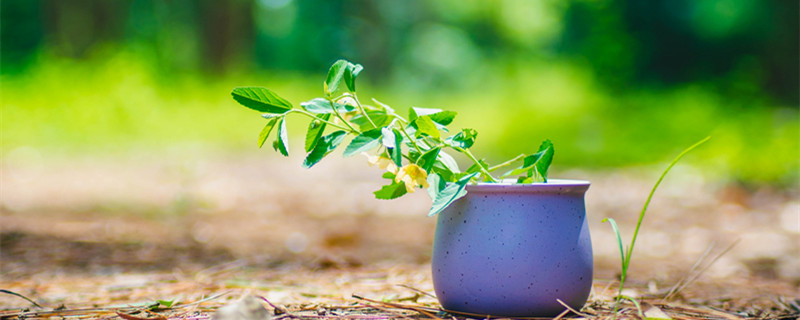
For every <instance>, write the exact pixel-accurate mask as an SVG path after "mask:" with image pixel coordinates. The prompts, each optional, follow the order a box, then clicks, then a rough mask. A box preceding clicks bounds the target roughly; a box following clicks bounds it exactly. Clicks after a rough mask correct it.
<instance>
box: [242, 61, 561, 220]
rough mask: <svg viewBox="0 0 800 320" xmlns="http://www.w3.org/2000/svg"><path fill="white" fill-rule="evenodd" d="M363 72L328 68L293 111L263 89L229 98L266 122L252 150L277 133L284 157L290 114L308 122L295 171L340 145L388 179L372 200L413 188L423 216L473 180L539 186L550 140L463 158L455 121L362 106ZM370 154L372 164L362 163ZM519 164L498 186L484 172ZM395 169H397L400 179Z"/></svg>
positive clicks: (350, 66) (466, 150)
mask: <svg viewBox="0 0 800 320" xmlns="http://www.w3.org/2000/svg"><path fill="white" fill-rule="evenodd" d="M363 69H364V67H363V66H362V65H360V64H355V63H352V62H350V61H347V60H338V61H336V62H334V63H333V65H331V67H330V69H329V70H328V74H327V77H326V79H325V81H324V82H323V86H322V89H323V96H322V97H318V98H313V99H311V100H309V101H306V102H302V103H301V104H300V108H296V109H295V108H294V106H293V105H292V103H291V102H289V101H288V100H286V99H284V98H282V97H281V96H279V95H278V94H276V93H275V92H272V91H271V90H269V89H267V88H264V87H238V88H234V89H233V91H231V95H232V97H233V99H234V100H236V102H238V103H239V104H241V105H243V106H245V107H247V108H250V109H253V110H255V111H259V112H260V113H261V114H262V116H263V117H264V118H266V119H268V121H267V123H266V124H265V125H264V127H263V129H262V130H261V133H260V134H259V135H258V146H259V147H261V146H263V145H264V143H265V141H266V140H267V139H268V138H269V136H270V133H271V132H272V131H277V139H276V140H275V141H274V142H273V148H274V149H275V150H277V151H278V152H280V153H281V154H283V155H284V156H288V155H289V147H288V140H289V137H288V131H287V128H286V125H287V121H286V117H287V115H288V114H290V113H299V114H303V115H305V116H307V117H309V118H311V119H312V121H311V123H309V124H308V130H307V131H306V136H305V144H304V146H305V148H304V149H305V152H306V153H307V154H306V158H305V160H304V161H303V167H306V168H311V167H312V166H314V165H315V164H317V163H318V162H319V161H321V160H322V159H323V158H324V157H326V156H327V155H328V154H330V153H332V152H333V151H335V150H336V149H337V147H339V146H342V145H346V147H345V150H344V152H342V156H344V157H350V156H353V155H356V154H367V155H368V159H369V162H370V163H371V164H373V165H377V166H379V167H381V168H383V169H386V170H387V171H389V172H388V173H385V174H384V175H383V177H384V178H386V179H389V181H388V182H387V184H386V185H384V186H383V187H382V188H381V189H380V190H378V191H375V192H374V195H375V197H376V198H378V199H395V198H398V197H401V196H403V195H405V194H406V193H410V192H415V191H416V190H417V189H418V188H419V187H423V188H427V189H428V190H427V191H428V194H429V195H430V196H431V200H432V201H433V204H432V206H431V209H430V211H429V215H435V214H437V213H439V212H441V211H442V210H444V209H445V208H447V207H448V206H449V205H450V204H451V203H453V202H454V201H456V200H458V199H459V198H461V197H463V196H464V195H465V194H466V192H467V191H466V186H467V184H468V183H470V182H471V181H474V180H476V179H477V178H476V177H479V176H483V180H484V181H489V182H495V183H497V182H500V181H501V180H502V179H503V178H505V177H507V176H512V175H518V176H519V177H518V179H517V183H533V182H546V179H547V170H548V168H549V166H550V163H551V161H552V159H553V153H554V149H553V144H552V142H550V140H545V141H544V142H542V146H540V147H539V151H538V152H537V153H535V154H532V155H529V156H524V155H520V156H517V157H515V158H513V159H511V160H509V161H506V162H503V163H501V164H499V165H496V166H490V165H489V164H487V163H486V162H485V161H484V160H479V159H478V158H477V157H475V155H473V154H472V152H471V151H470V148H471V147H472V145H473V144H474V143H475V139H476V138H477V136H478V132H477V131H476V130H475V129H471V128H462V129H460V130H459V131H457V132H456V133H455V134H450V132H451V131H450V130H448V128H447V126H448V125H450V124H451V123H452V122H453V119H454V118H455V117H456V115H457V113H456V112H454V111H449V110H442V109H435V108H419V107H411V108H409V110H408V116H407V117H405V118H404V117H403V116H400V115H399V114H397V113H396V112H395V110H394V109H393V108H392V107H390V106H388V105H386V104H384V103H381V102H380V101H378V100H376V99H374V98H373V99H372V101H374V102H375V104H362V103H361V101H360V100H359V98H358V94H357V93H356V77H357V76H358V75H359V74H360V73H361V71H362V70H363ZM344 100H346V101H344ZM351 115H352V117H350V116H351ZM337 119H338V120H337ZM406 119H408V120H406ZM275 128H277V130H273V129H275ZM398 131H399V132H398ZM376 148H377V149H378V151H379V152H378V154H377V156H374V155H370V153H369V152H370V151H372V150H375V149H376ZM381 148H385V150H383V149H381ZM446 148H450V149H452V150H455V151H456V152H459V153H463V154H465V155H466V157H468V158H469V159H470V160H471V161H472V162H474V165H472V166H470V168H469V169H467V170H466V171H462V170H461V169H460V168H459V166H458V162H457V161H456V160H455V159H454V158H453V157H452V156H451V155H450V154H448V153H446V152H444V151H443V150H444V149H446ZM520 159H523V165H522V166H521V167H519V168H516V169H514V170H512V171H511V172H509V173H506V174H504V175H503V176H502V177H500V179H498V178H495V177H494V176H492V174H491V172H492V171H494V170H497V169H498V168H502V167H505V166H508V165H509V164H511V163H512V162H515V161H519V160H520ZM399 167H402V168H403V171H402V174H401V173H400V172H399V171H398V169H397V168H399Z"/></svg>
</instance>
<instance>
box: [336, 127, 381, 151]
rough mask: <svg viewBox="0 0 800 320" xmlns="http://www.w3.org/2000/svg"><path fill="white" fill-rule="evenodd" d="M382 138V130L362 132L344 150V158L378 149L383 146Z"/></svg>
mask: <svg viewBox="0 0 800 320" xmlns="http://www.w3.org/2000/svg"><path fill="white" fill-rule="evenodd" d="M381 136H382V133H381V129H380V128H378V129H372V130H369V131H364V132H362V133H361V134H359V135H358V136H356V137H355V138H353V141H351V142H350V144H349V145H348V146H347V148H346V149H344V154H343V156H344V157H349V156H352V155H354V154H356V153H361V152H364V151H368V150H371V149H372V148H375V147H377V146H378V145H380V144H381Z"/></svg>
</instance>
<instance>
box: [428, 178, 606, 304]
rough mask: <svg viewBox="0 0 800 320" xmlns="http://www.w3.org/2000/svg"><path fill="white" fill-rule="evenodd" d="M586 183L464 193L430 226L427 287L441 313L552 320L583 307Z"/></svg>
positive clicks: (471, 188) (488, 187) (587, 262)
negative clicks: (429, 280)
mask: <svg viewBox="0 0 800 320" xmlns="http://www.w3.org/2000/svg"><path fill="white" fill-rule="evenodd" d="M588 188H589V182H588V181H578V180H549V181H548V183H535V184H519V185H518V184H490V183H485V184H484V183H482V184H477V185H468V186H467V192H468V193H467V195H466V196H465V197H463V198H461V199H459V200H457V201H456V202H454V203H452V204H451V205H450V206H449V207H448V208H447V209H445V210H444V211H443V212H441V213H440V214H439V216H438V218H437V224H436V235H435V239H434V243H433V257H432V269H433V284H434V288H435V291H436V296H437V298H438V299H439V302H440V303H441V304H442V307H444V308H445V309H447V310H451V311H460V312H466V313H473V314H481V315H493V316H511V317H520V316H523V317H531V316H555V315H557V314H559V313H561V312H562V311H564V310H565V309H566V308H565V307H564V306H563V305H561V303H559V302H558V300H561V301H562V302H564V303H565V304H567V305H569V306H570V307H572V308H575V309H576V310H580V308H581V307H582V306H583V305H584V303H586V299H587V298H588V297H589V291H590V290H591V288H592V269H593V263H592V243H591V239H590V236H589V227H588V224H587V222H586V208H585V204H584V194H585V193H586V190H587V189H588Z"/></svg>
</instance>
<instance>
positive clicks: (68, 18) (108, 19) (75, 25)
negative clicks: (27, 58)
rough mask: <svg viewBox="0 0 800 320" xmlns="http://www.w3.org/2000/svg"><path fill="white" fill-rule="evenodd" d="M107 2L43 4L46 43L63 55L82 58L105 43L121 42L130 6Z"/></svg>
mask: <svg viewBox="0 0 800 320" xmlns="http://www.w3.org/2000/svg"><path fill="white" fill-rule="evenodd" d="M119 2H120V1H105V0H73V1H59V0H46V1H44V2H42V13H43V15H42V20H43V21H42V24H43V27H44V30H45V34H46V36H47V38H46V39H45V41H46V42H47V43H48V44H49V45H50V46H51V47H52V48H53V49H54V50H55V51H56V53H58V54H60V55H64V56H67V57H73V58H83V57H85V56H86V55H87V54H88V53H90V52H89V51H90V49H91V48H92V47H93V46H95V45H97V44H99V43H105V42H116V41H121V40H122V38H123V36H124V26H125V20H126V19H127V17H128V8H129V7H130V6H129V5H128V4H129V3H130V1H123V2H124V3H125V4H126V5H120V3H119Z"/></svg>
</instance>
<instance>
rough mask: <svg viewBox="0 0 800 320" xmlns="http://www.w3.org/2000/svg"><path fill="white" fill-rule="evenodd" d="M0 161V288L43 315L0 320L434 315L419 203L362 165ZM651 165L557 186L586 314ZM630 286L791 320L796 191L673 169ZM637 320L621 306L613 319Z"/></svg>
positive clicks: (743, 314) (643, 295)
mask: <svg viewBox="0 0 800 320" xmlns="http://www.w3.org/2000/svg"><path fill="white" fill-rule="evenodd" d="M7 160H8V161H4V163H3V167H2V190H1V191H2V197H1V198H0V201H2V202H1V203H0V204H1V205H2V207H0V210H1V211H0V289H5V290H8V291H11V292H14V293H17V294H19V295H22V296H25V297H28V298H30V299H32V300H34V301H35V302H37V303H38V304H39V305H41V306H42V307H43V308H41V309H40V308H35V307H33V306H32V305H31V303H29V302H27V301H26V300H24V299H22V298H20V297H18V296H15V295H12V294H0V317H4V316H11V317H21V318H25V317H29V318H33V317H47V316H51V315H53V314H57V313H53V312H55V311H53V310H55V309H58V308H59V307H60V308H61V309H59V310H61V311H60V312H62V313H61V314H59V315H60V316H63V315H70V313H68V312H71V311H70V310H72V311H74V313H71V315H73V316H83V317H88V318H92V317H102V318H114V317H117V315H116V314H114V313H111V311H110V310H123V311H125V312H131V310H133V309H130V308H134V309H135V307H136V306H141V304H143V303H144V304H146V303H152V302H154V301H156V300H159V299H160V300H176V301H178V302H180V303H181V306H180V307H174V308H172V309H170V310H168V311H165V312H162V313H160V315H162V316H164V317H170V318H184V319H190V318H191V319H204V318H208V317H209V315H210V314H211V313H212V312H213V310H214V309H215V308H217V307H219V306H221V305H223V304H226V303H228V302H230V301H231V300H235V299H237V298H239V297H240V296H242V295H245V294H253V295H256V296H260V297H263V298H265V299H266V300H268V301H269V302H271V303H272V305H274V306H270V305H267V304H266V303H265V304H264V305H265V306H266V307H267V308H268V309H269V310H270V311H274V312H275V313H276V314H281V313H282V312H289V313H288V314H286V313H283V316H291V317H301V316H303V317H310V318H319V317H349V318H359V317H360V318H364V319H383V318H387V317H389V318H394V317H429V316H436V317H439V316H442V315H443V314H442V313H436V312H435V310H434V311H430V309H419V308H423V307H424V308H434V309H435V308H437V307H438V304H437V303H436V300H435V299H434V298H432V297H430V296H428V295H427V294H428V293H432V292H433V288H432V283H431V279H430V272H429V268H430V265H429V260H430V245H431V242H432V239H433V231H434V228H435V219H433V218H429V217H426V216H425V212H426V210H427V206H428V205H429V202H428V201H429V200H428V199H427V196H426V195H425V193H424V192H417V193H415V194H413V195H411V196H409V197H406V198H403V199H399V200H394V201H379V200H374V199H372V198H371V193H370V192H371V191H374V190H377V189H378V188H379V186H380V182H381V181H379V179H377V177H378V176H379V175H380V172H379V171H377V169H374V168H368V167H366V166H364V165H363V164H364V163H363V162H362V161H358V160H355V161H353V160H352V159H348V160H351V161H338V160H335V159H329V160H330V161H328V159H326V161H327V162H323V163H321V164H319V165H318V166H316V167H314V168H313V169H311V170H304V169H302V168H300V166H299V165H298V164H299V163H300V162H301V161H302V160H301V159H296V158H290V159H283V158H281V159H278V158H275V157H269V156H264V155H263V154H260V155H241V154H239V155H236V157H233V156H227V157H223V156H218V155H214V156H209V155H193V156H192V157H181V156H170V157H155V156H138V157H125V158H111V157H109V158H105V159H98V158H91V159H77V158H71V159H67V160H63V159H62V160H58V161H56V160H47V159H41V157H32V158H31V157H29V158H25V159H22V160H19V159H16V160H15V159H7ZM12 160H13V161H12ZM661 169H662V168H659V167H647V168H632V169H626V170H618V171H613V172H582V171H566V172H559V173H558V174H557V175H558V177H559V178H577V179H585V180H591V181H592V187H591V188H590V190H589V192H588V193H587V198H586V199H587V212H588V213H587V215H588V217H587V218H588V219H589V222H590V229H591V231H592V237H593V246H594V251H595V268H596V270H595V285H594V291H593V293H592V296H591V298H590V302H589V303H588V304H587V306H586V307H585V308H584V310H583V312H584V314H583V315H582V316H583V317H607V316H609V314H610V309H609V308H610V305H611V297H612V296H613V295H614V293H615V290H616V286H618V282H616V280H615V279H617V278H618V273H619V257H618V247H617V243H616V241H615V237H614V235H613V233H612V232H611V229H610V227H609V226H608V225H607V224H604V223H601V222H600V221H601V219H602V218H604V217H613V218H614V219H615V220H617V222H618V223H619V224H620V226H621V228H622V232H623V234H624V237H625V238H626V239H630V235H631V233H632V230H633V226H634V225H635V222H636V218H637V216H638V212H639V210H641V205H642V204H643V202H644V199H645V198H646V196H647V193H648V192H649V189H650V188H651V187H652V183H654V181H655V178H656V177H657V174H658V173H660V170H661ZM698 262H699V265H700V267H699V268H694V269H693V268H692V266H693V265H695V264H697V263H698ZM687 279H689V280H693V281H692V282H691V283H690V284H689V285H688V286H686V287H685V288H683V289H682V290H680V292H678V294H675V295H673V296H672V297H670V299H667V300H664V299H663V297H664V296H665V295H666V294H667V292H669V290H670V289H671V288H673V287H675V286H676V284H679V283H680V282H681V281H684V280H687ZM628 287H629V288H630V289H629V291H628V292H627V294H628V295H631V296H634V297H637V298H638V299H640V300H641V301H644V302H647V303H648V305H652V306H657V307H658V308H660V309H661V310H662V311H664V312H666V313H667V314H668V315H670V316H672V317H673V318H676V319H683V318H687V319H688V318H720V319H739V318H775V317H784V318H793V317H795V318H796V317H797V316H798V314H800V200H798V193H797V190H793V189H789V190H786V189H775V188H769V187H744V186H741V185H737V184H733V183H730V182H720V181H713V180H707V179H704V178H703V177H702V174H701V173H698V172H696V171H694V170H692V169H691V168H688V167H678V168H676V170H675V171H673V173H672V174H671V175H670V177H669V178H668V179H666V180H665V181H664V183H663V185H662V188H661V189H659V191H658V193H657V194H656V198H655V200H654V201H653V203H652V204H651V208H650V210H649V212H648V216H647V218H646V219H645V223H644V225H643V226H642V233H641V234H640V237H639V240H638V242H637V244H636V251H635V253H634V256H633V261H632V267H631V269H630V271H629V286H628ZM354 294H355V295H357V296H358V297H363V298H365V299H370V300H365V299H360V298H357V297H354V296H353V295H354ZM204 299H205V300H204ZM191 303H195V304H191ZM395 303H397V304H399V306H398V305H394V304H395ZM132 306H133V307H132ZM274 307H278V309H277V310H275V309H274ZM87 308H89V309H87ZM114 308H123V309H114ZM125 308H128V309H125ZM415 308H416V309H415ZM26 310H27V311H26ZM76 310H84V311H76ZM87 310H88V311H87ZM425 310H429V311H425ZM25 312H27V313H25ZM37 312H38V313H37ZM46 312H51V313H46ZM430 312H433V313H430ZM635 313H636V312H635V308H634V307H633V305H632V304H626V305H625V308H624V314H626V315H631V316H633V315H635ZM572 316H576V315H574V314H573V315H572ZM137 317H143V316H142V315H141V314H140V315H138V316H137ZM152 317H156V318H157V316H156V315H151V318H152Z"/></svg>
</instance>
